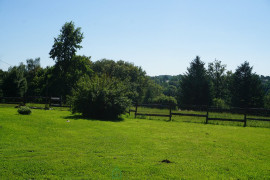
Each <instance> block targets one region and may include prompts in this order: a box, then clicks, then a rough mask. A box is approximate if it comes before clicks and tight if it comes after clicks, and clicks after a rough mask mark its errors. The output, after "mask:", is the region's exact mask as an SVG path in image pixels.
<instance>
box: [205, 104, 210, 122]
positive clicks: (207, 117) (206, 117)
mask: <svg viewBox="0 0 270 180" xmlns="http://www.w3.org/2000/svg"><path fill="white" fill-rule="evenodd" d="M208 111H209V110H208V107H207V112H206V121H205V124H207V123H208Z"/></svg>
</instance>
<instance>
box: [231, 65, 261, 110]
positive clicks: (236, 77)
mask: <svg viewBox="0 0 270 180" xmlns="http://www.w3.org/2000/svg"><path fill="white" fill-rule="evenodd" d="M230 89H231V94H232V106H234V107H242V108H245V107H249V108H250V107H262V106H263V95H264V94H263V87H262V83H261V80H260V78H259V76H258V75H256V74H255V73H252V67H250V65H249V63H248V62H246V61H245V62H244V63H243V64H241V65H240V66H239V67H238V68H237V69H236V71H235V73H234V74H233V77H232V83H231V87H230Z"/></svg>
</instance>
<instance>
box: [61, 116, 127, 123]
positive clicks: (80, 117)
mask: <svg viewBox="0 0 270 180" xmlns="http://www.w3.org/2000/svg"><path fill="white" fill-rule="evenodd" d="M63 118H64V119H72V120H88V121H110V122H121V121H124V118H123V117H119V118H117V119H97V118H96V119H94V118H88V117H84V116H82V115H81V114H74V115H69V116H65V117H63Z"/></svg>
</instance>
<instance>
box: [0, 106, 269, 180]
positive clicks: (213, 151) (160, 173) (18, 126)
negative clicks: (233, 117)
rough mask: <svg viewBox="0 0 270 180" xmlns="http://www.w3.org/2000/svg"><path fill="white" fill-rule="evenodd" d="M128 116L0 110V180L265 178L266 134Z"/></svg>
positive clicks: (261, 130) (266, 131)
mask: <svg viewBox="0 0 270 180" xmlns="http://www.w3.org/2000/svg"><path fill="white" fill-rule="evenodd" d="M132 117H133V116H131V117H129V118H127V117H126V116H123V120H120V121H116V122H114V121H99V120H90V119H82V118H81V117H80V116H79V115H72V114H71V113H70V112H69V111H60V110H48V111H45V110H32V114H31V115H29V116H27V115H19V114H18V113H17V109H15V108H14V107H0V179H270V129H269V128H261V127H260V128H255V127H245V128H244V127H239V126H224V125H213V124H208V125H205V124H200V123H187V122H175V121H172V122H166V121H160V120H147V119H132ZM162 160H169V161H170V162H171V163H166V162H161V161H162Z"/></svg>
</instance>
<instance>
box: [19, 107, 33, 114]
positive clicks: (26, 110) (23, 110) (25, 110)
mask: <svg viewBox="0 0 270 180" xmlns="http://www.w3.org/2000/svg"><path fill="white" fill-rule="evenodd" d="M18 113H19V114H23V115H28V114H31V109H30V108H29V107H27V106H21V107H20V108H19V109H18Z"/></svg>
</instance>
